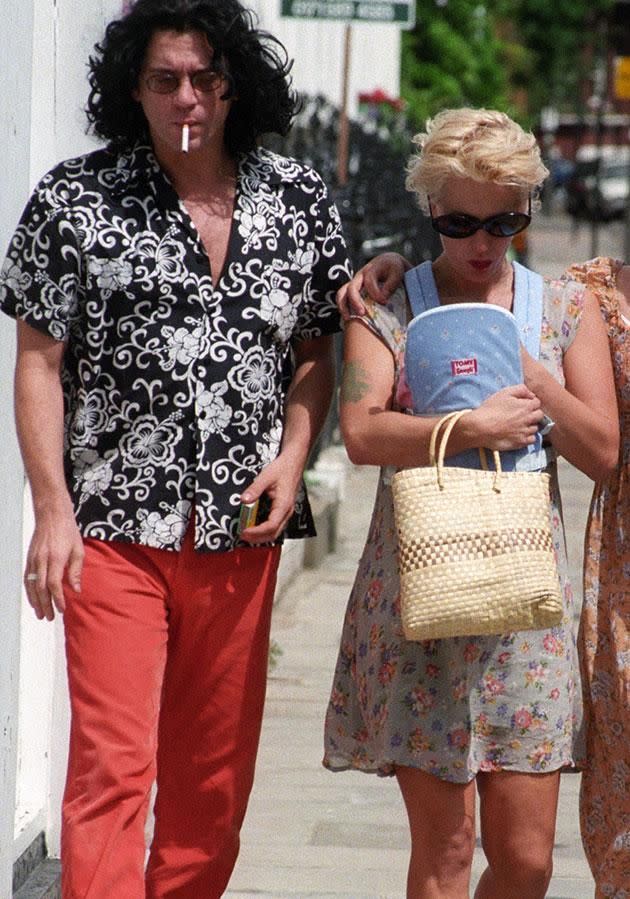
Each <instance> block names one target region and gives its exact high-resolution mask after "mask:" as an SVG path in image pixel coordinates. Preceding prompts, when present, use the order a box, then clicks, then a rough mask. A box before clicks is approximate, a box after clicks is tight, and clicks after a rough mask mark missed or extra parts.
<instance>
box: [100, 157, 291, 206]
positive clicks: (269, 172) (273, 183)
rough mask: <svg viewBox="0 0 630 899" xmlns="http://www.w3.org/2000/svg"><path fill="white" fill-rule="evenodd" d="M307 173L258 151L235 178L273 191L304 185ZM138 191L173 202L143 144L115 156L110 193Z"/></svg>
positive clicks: (164, 179) (161, 173)
mask: <svg viewBox="0 0 630 899" xmlns="http://www.w3.org/2000/svg"><path fill="white" fill-rule="evenodd" d="M307 171H308V170H307V169H305V167H304V166H303V165H302V164H301V163H299V162H297V161H296V160H294V159H290V158H287V157H284V156H279V155H278V154H277V153H273V152H272V151H270V150H266V149H263V148H262V147H260V148H256V149H254V150H252V151H250V152H249V153H245V154H243V155H242V156H241V157H240V159H239V168H238V173H239V174H238V176H239V179H242V180H245V181H249V182H250V183H251V184H252V186H255V187H258V188H260V187H265V186H266V187H268V188H269V189H270V190H274V189H276V188H277V187H279V186H280V185H289V184H300V183H304V182H305V181H306V180H308V176H307ZM138 187H144V188H145V189H148V190H149V191H150V192H151V193H152V194H153V195H154V197H155V198H156V200H160V201H162V202H164V201H165V200H167V199H171V200H172V198H173V193H174V191H173V188H172V186H171V183H170V181H169V179H168V177H167V175H166V173H165V172H164V170H163V169H162V167H161V166H160V164H159V162H158V161H157V159H156V157H155V154H154V152H153V148H152V147H151V146H150V145H148V144H143V143H137V144H135V145H134V146H132V147H130V148H129V149H126V150H123V151H121V152H119V153H118V154H117V158H116V163H115V180H114V183H113V184H112V191H113V192H114V193H117V194H119V195H123V194H126V193H128V192H129V191H130V190H133V189H134V188H138Z"/></svg>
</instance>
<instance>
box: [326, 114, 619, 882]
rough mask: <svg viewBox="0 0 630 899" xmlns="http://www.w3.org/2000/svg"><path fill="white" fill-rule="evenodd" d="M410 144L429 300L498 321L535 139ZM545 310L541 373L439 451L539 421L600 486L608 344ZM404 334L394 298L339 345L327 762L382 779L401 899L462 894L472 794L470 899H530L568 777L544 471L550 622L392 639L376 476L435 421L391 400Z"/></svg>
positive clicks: (595, 323) (596, 323)
mask: <svg viewBox="0 0 630 899" xmlns="http://www.w3.org/2000/svg"><path fill="white" fill-rule="evenodd" d="M416 142H417V143H418V144H419V146H420V148H421V152H420V154H419V155H418V156H417V157H416V158H415V159H414V160H412V163H411V165H410V170H409V171H410V174H409V179H408V186H410V188H411V189H412V190H414V191H415V192H416V193H417V194H418V196H419V200H420V202H421V203H422V204H423V205H424V208H425V209H428V208H429V203H430V213H431V216H432V220H433V223H434V227H438V228H440V227H442V226H445V225H446V226H448V227H447V228H446V230H449V231H450V232H451V233H450V236H443V237H442V245H443V252H442V254H441V255H440V256H439V257H438V259H437V260H436V261H435V262H434V263H433V265H432V276H433V278H434V280H435V287H436V289H437V292H438V295H439V299H440V302H441V303H442V304H446V303H453V302H461V301H462V298H467V299H474V300H476V301H486V302H488V303H493V304H496V305H499V306H503V307H504V308H507V309H509V308H511V306H512V300H513V269H512V267H511V265H510V264H509V263H508V262H507V261H506V258H505V257H506V252H507V249H508V247H509V245H510V240H511V237H510V235H509V234H508V235H507V236H497V231H501V232H502V234H503V233H504V232H505V231H511V232H512V234H513V233H515V232H514V230H513V228H512V227H511V225H510V223H512V222H520V223H522V222H523V216H524V215H525V218H528V217H527V215H526V214H525V209H527V208H528V205H529V202H530V198H531V195H532V193H533V192H534V191H535V189H536V187H537V185H539V183H540V182H541V181H542V180H543V178H544V176H545V174H546V170H545V169H544V167H543V166H542V163H541V162H540V157H539V153H538V149H537V147H536V144H535V141H534V139H533V137H532V136H531V135H526V134H525V133H524V132H523V131H522V130H521V129H520V127H519V126H518V125H516V124H515V123H514V122H512V121H511V120H510V119H509V118H508V117H507V116H504V115H503V114H500V113H493V112H488V111H486V110H450V111H449V110H447V111H446V112H443V113H441V114H440V115H439V116H437V117H436V118H435V119H434V120H433V122H431V123H429V126H428V131H427V134H425V135H420V136H418V138H416ZM429 197H430V199H429ZM497 221H498V222H499V223H500V225H501V227H500V228H497V226H496V223H497ZM525 224H526V223H525ZM451 226H457V228H456V230H457V229H458V233H455V234H453V227H451ZM503 226H505V227H503ZM462 232H465V233H462ZM441 233H442V234H443V235H444V228H443V230H442V231H441ZM543 305H544V312H543V329H542V337H541V345H540V356H539V359H540V361H534V360H533V359H532V357H531V356H529V355H528V354H527V353H526V352H525V351H523V355H522V359H523V370H524V380H525V383H524V384H521V385H517V386H515V387H509V388H505V389H503V390H501V391H499V392H498V393H495V394H494V395H492V396H491V397H490V398H489V399H487V400H486V401H485V402H484V403H482V405H481V406H479V408H478V409H476V410H474V411H473V412H470V413H469V414H468V415H466V416H464V418H462V419H461V420H460V421H459V422H458V424H457V425H456V426H455V429H454V431H453V437H452V438H451V441H450V442H449V453H459V452H462V451H463V450H466V449H470V448H474V447H478V446H487V447H489V448H492V449H498V450H514V449H519V448H522V447H524V446H527V445H529V444H530V443H532V442H533V440H534V436H535V433H536V431H537V428H538V427H539V423H540V421H541V419H542V418H543V414H546V415H547V416H548V417H549V418H550V419H552V420H553V421H554V422H555V426H554V427H553V428H552V429H551V431H550V439H551V442H552V444H553V446H554V448H555V450H556V451H557V452H560V453H562V454H563V455H564V456H566V457H567V458H568V459H569V460H570V461H571V462H573V464H575V465H577V466H578V467H579V468H581V469H582V470H583V471H585V472H586V473H587V474H589V475H590V476H591V477H594V478H598V477H600V476H602V475H605V474H607V473H608V472H609V471H610V470H611V468H612V466H613V465H614V462H615V459H616V455H617V422H616V409H615V398H614V388H613V383H612V372H611V366H610V359H609V354H608V346H607V342H606V334H605V329H604V327H603V323H602V321H601V317H600V315H599V312H598V309H597V304H596V302H595V299H594V298H593V297H592V296H591V295H589V294H588V292H586V291H585V290H584V289H583V288H582V287H580V286H579V285H577V284H573V283H570V284H563V283H560V282H547V283H546V285H545V290H544V299H543ZM409 319H410V310H409V306H408V302H407V298H406V294H405V293H404V291H403V290H402V289H401V290H398V291H396V292H395V293H394V294H393V296H392V298H391V299H390V301H389V302H388V304H387V305H385V306H380V305H375V304H371V303H369V304H368V307H367V312H366V314H365V315H363V316H361V317H355V318H354V319H353V320H351V321H350V322H349V323H348V326H347V330H346V340H345V365H344V380H343V387H342V406H341V420H342V428H343V431H344V438H345V441H346V445H347V448H348V452H349V454H350V457H351V458H352V459H353V461H355V462H357V463H360V464H374V465H380V466H383V469H382V472H381V477H380V481H379V487H378V491H377V497H376V501H375V507H374V512H373V517H372V521H371V525H370V529H369V534H368V538H367V543H366V547H365V550H364V553H363V556H362V559H361V561H360V564H359V571H358V574H357V578H356V581H355V585H354V588H353V591H352V594H351V597H350V600H349V604H348V609H347V613H346V618H345V622H344V627H343V633H342V637H341V647H340V652H339V657H338V662H337V667H336V671H335V676H334V682H333V688H332V695H331V700H330V704H329V708H328V713H327V719H326V733H325V743H326V753H325V759H324V764H325V765H326V766H327V767H328V768H330V769H331V770H333V771H336V770H345V769H349V768H354V769H357V770H360V771H365V772H374V773H378V774H393V775H395V776H396V778H397V780H398V784H399V786H400V789H401V792H402V795H403V799H404V801H405V805H406V808H407V813H408V817H409V826H410V832H411V845H412V851H411V859H410V864H409V872H408V880H407V896H408V897H409V899H433V897H440V899H447V897H453V899H454V897H458V899H461V897H464V896H468V890H469V883H470V871H471V865H472V857H473V850H474V845H475V832H474V831H475V801H476V790H478V791H479V795H480V803H481V804H480V819H481V838H482V844H483V847H484V850H485V853H486V856H487V859H488V868H487V870H486V871H485V872H484V874H483V876H482V878H481V881H480V883H479V885H478V887H477V892H476V897H477V899H506V897H507V896H518V897H519V899H538V897H540V899H543V897H544V895H545V891H546V888H547V885H548V883H549V880H550V877H551V855H552V849H553V839H554V832H555V814H556V805H557V796H558V787H559V772H560V770H561V769H563V768H571V767H576V766H577V765H578V764H579V762H580V761H581V755H580V749H579V738H580V730H581V728H580V725H581V703H580V690H579V685H578V684H577V683H576V670H577V666H576V650H575V641H574V635H573V632H572V621H573V615H574V613H573V606H572V595H571V589H570V586H569V583H568V581H567V575H566V558H565V550H564V537H563V531H562V522H561V516H560V505H559V496H558V492H557V481H556V475H555V465H551V466H550V471H551V474H552V481H553V491H552V493H553V498H552V508H551V516H552V521H553V530H554V540H555V545H556V551H557V555H558V561H559V568H560V577H561V582H562V589H563V594H564V603H565V614H564V619H563V622H562V624H561V625H560V626H559V627H557V628H554V629H551V630H540V631H529V632H521V633H512V634H505V635H502V636H496V637H461V638H452V639H445V640H433V641H427V642H424V643H418V642H410V641H406V640H405V639H404V637H403V634H402V626H401V621H400V609H399V579H398V571H397V543H396V534H395V528H394V520H393V507H392V497H391V488H390V477H391V473H392V470H393V468H402V467H409V466H415V465H426V464H427V462H428V444H429V436H430V432H431V430H432V428H433V425H434V423H435V421H436V418H434V417H433V418H432V417H424V416H414V415H408V414H403V413H404V410H403V409H402V408H401V406H400V404H399V402H398V400H397V399H396V397H397V387H398V385H399V381H400V375H401V362H402V357H403V353H404V348H405V335H406V325H407V323H408V321H409ZM587 358H588V360H589V364H588V365H586V364H585V360H586V359H587ZM402 395H403V392H402V391H401V392H400V394H399V396H402Z"/></svg>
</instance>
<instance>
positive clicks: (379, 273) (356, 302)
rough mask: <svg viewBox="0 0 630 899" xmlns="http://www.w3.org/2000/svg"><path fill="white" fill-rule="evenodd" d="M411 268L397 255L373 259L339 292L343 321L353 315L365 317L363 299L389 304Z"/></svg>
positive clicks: (338, 297) (339, 304)
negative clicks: (365, 297)
mask: <svg viewBox="0 0 630 899" xmlns="http://www.w3.org/2000/svg"><path fill="white" fill-rule="evenodd" d="M409 268H411V265H410V264H409V263H408V262H407V260H406V259H405V258H404V257H403V256H400V255H399V254H398V253H381V255H380V256H376V257H375V258H374V259H371V260H370V262H368V263H367V264H366V265H364V266H363V268H360V269H359V271H358V272H357V273H356V275H355V276H354V278H353V279H352V281H348V283H347V284H344V285H343V287H341V288H340V289H339V290H338V291H337V306H338V308H339V312H340V313H341V315H342V316H343V318H344V320H346V321H347V319H349V318H350V316H351V315H365V305H364V303H363V297H364V296H369V297H370V299H371V300H375V301H376V302H377V303H383V304H384V303H386V302H387V301H388V299H389V298H390V296H391V295H392V293H393V292H394V291H395V290H396V288H397V287H398V286H399V285H400V284H401V283H402V279H403V275H404V274H405V272H406V271H407V269H409Z"/></svg>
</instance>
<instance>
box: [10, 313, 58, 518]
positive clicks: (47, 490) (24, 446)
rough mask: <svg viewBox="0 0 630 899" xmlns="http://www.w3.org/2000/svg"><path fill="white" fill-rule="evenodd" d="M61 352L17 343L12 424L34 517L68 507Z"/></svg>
mask: <svg viewBox="0 0 630 899" xmlns="http://www.w3.org/2000/svg"><path fill="white" fill-rule="evenodd" d="M29 330H32V329H29ZM35 342H37V337H35ZM61 351H62V350H61V348H60V347H56V346H54V345H53V346H52V352H49V354H48V355H47V354H46V352H43V353H42V352H39V351H38V350H37V349H36V348H33V347H31V346H28V341H27V345H26V346H24V341H20V342H19V343H18V357H17V364H16V369H15V420H16V428H17V435H18V440H19V444H20V450H21V453H22V460H23V462H24V467H25V469H26V473H27V476H28V480H29V483H30V487H31V493H32V497H33V507H34V509H35V513H36V514H37V513H38V512H40V511H44V510H45V509H47V508H51V507H52V508H60V507H65V506H66V505H69V504H70V496H69V494H68V490H67V487H66V481H65V475H64V467H63V392H62V387H61V381H60V377H59V367H58V359H59V358H60V353H61Z"/></svg>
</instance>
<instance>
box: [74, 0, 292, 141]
mask: <svg viewBox="0 0 630 899" xmlns="http://www.w3.org/2000/svg"><path fill="white" fill-rule="evenodd" d="M162 30H169V31H170V30H173V31H177V32H180V33H183V32H190V31H197V32H200V33H201V34H204V35H205V36H206V37H207V39H208V43H209V44H210V46H211V47H212V49H213V51H214V57H213V68H214V69H215V70H216V71H218V72H221V74H223V75H224V76H225V78H226V80H227V83H228V87H227V90H226V92H225V93H224V94H223V96H222V98H223V99H229V98H231V97H233V98H234V102H233V103H232V106H231V108H230V111H229V114H228V117H227V120H226V124H225V145H226V149H227V151H228V152H229V153H230V154H231V155H232V156H236V155H238V154H239V153H244V152H248V151H249V150H251V149H253V148H254V147H255V145H256V142H257V139H258V138H259V137H260V136H261V135H262V134H265V133H272V132H273V133H277V134H281V135H284V134H286V133H287V131H288V130H289V128H290V127H291V122H292V120H293V117H294V116H295V114H296V113H297V112H298V110H299V107H300V101H299V99H298V96H297V94H296V93H295V92H294V90H293V89H292V87H291V79H290V77H289V71H290V69H291V65H292V62H291V61H290V60H289V59H288V56H287V53H286V50H285V48H284V46H283V45H282V44H281V43H280V41H278V40H277V39H276V38H274V37H273V36H272V35H270V34H268V33H267V32H264V31H260V30H259V29H258V28H257V27H256V21H255V19H254V16H253V14H252V13H251V12H250V11H249V10H246V9H245V8H244V7H243V6H241V4H240V3H239V2H238V0H136V2H135V3H134V4H133V5H132V6H131V8H130V10H129V12H128V13H127V14H126V15H124V16H123V17H122V18H120V19H116V20H114V21H112V22H110V23H109V25H108V26H107V28H106V31H105V37H104V39H103V41H102V42H101V43H99V44H96V46H95V48H94V51H95V52H94V55H92V56H91V57H90V60H89V69H90V73H89V83H90V95H89V98H88V102H87V108H86V113H87V117H88V121H89V122H90V126H91V130H92V131H93V132H94V133H95V134H96V135H98V136H99V137H101V138H104V139H105V140H106V141H109V142H111V143H112V144H113V145H114V146H115V147H117V148H123V147H128V146H132V145H133V144H134V143H136V141H145V142H146V141H149V140H150V137H149V128H148V124H147V121H146V118H145V116H144V112H143V110H142V107H141V105H140V104H139V103H138V102H137V101H136V100H134V99H133V96H132V93H133V91H134V89H135V88H136V87H137V85H138V78H139V76H140V71H141V69H142V65H143V62H144V58H145V55H146V51H147V47H148V45H149V42H150V40H151V38H152V36H153V34H154V33H155V32H156V31H162Z"/></svg>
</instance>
